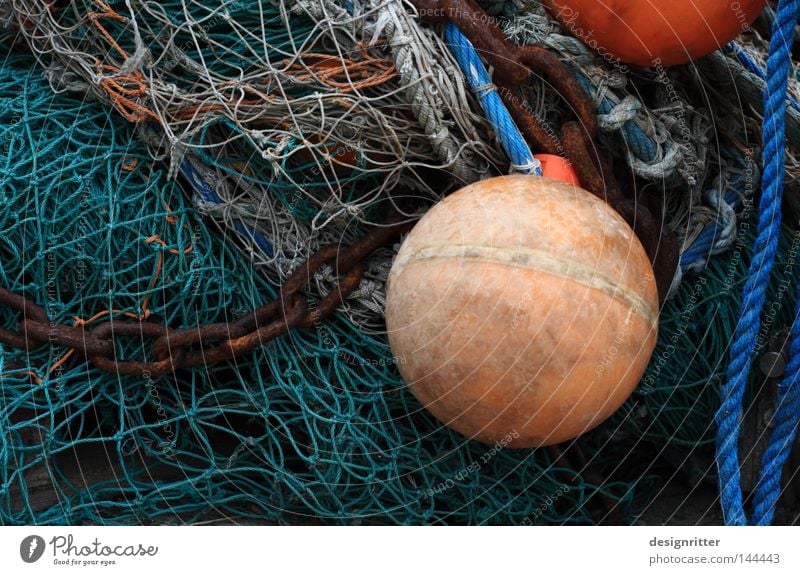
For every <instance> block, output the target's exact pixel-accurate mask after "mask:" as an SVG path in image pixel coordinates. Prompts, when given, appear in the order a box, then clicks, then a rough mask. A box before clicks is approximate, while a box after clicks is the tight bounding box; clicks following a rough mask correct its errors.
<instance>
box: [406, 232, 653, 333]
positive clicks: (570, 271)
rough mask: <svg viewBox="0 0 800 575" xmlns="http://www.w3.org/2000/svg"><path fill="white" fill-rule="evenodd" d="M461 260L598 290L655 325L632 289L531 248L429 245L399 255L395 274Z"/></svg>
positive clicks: (650, 309) (648, 306) (644, 301)
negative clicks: (439, 261)
mask: <svg viewBox="0 0 800 575" xmlns="http://www.w3.org/2000/svg"><path fill="white" fill-rule="evenodd" d="M459 258H460V259H465V260H470V261H481V262H486V263H497V264H504V265H510V266H514V267H518V268H524V269H529V270H534V271H539V272H543V273H547V274H550V275H553V276H556V277H560V278H565V279H569V280H572V281H574V282H576V283H578V284H581V285H583V286H586V287H589V288H591V289H597V290H600V291H602V292H604V293H606V294H608V295H610V296H611V297H613V298H614V299H617V300H621V301H622V303H624V304H627V305H628V307H630V308H631V309H632V310H633V311H635V312H636V313H637V314H638V315H639V316H641V317H643V318H644V319H645V320H647V321H648V322H649V323H650V324H651V325H657V324H658V311H657V310H654V309H653V307H652V306H650V305H649V304H648V303H647V301H646V300H645V299H644V298H642V297H640V296H639V295H637V294H636V293H635V292H633V290H630V289H626V288H624V287H622V286H620V285H618V284H617V283H616V282H614V281H613V280H611V279H610V278H608V277H605V276H604V275H603V274H599V273H598V272H597V270H596V269H594V268H591V267H589V266H585V265H583V264H579V263H576V262H574V261H571V260H567V259H564V258H559V257H556V256H553V255H552V254H550V253H547V252H545V251H543V250H537V249H531V248H503V247H488V246H470V245H430V246H425V247H422V248H418V249H416V250H414V251H413V252H411V253H410V254H400V255H399V256H398V258H397V260H396V262H395V264H394V265H395V272H394V273H393V274H392V275H397V274H400V273H401V272H402V271H403V269H405V268H406V267H408V266H409V265H411V264H414V263H420V262H423V261H427V260H432V259H459Z"/></svg>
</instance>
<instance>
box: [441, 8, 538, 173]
mask: <svg viewBox="0 0 800 575" xmlns="http://www.w3.org/2000/svg"><path fill="white" fill-rule="evenodd" d="M444 38H445V42H447V44H448V46H450V49H451V50H452V51H453V55H454V56H455V58H456V61H457V62H458V65H459V67H460V68H461V71H462V72H463V73H464V76H465V77H466V78H467V83H468V84H469V87H470V89H472V91H473V92H475V94H476V96H477V97H478V101H479V102H480V104H481V107H482V108H483V112H484V114H486V119H487V120H489V123H490V124H491V125H492V127H493V128H494V130H495V132H496V133H497V138H498V139H499V141H500V144H501V145H502V146H503V149H504V150H505V152H506V154H507V155H508V157H509V159H510V160H511V163H512V165H513V168H514V169H515V171H517V172H521V173H524V174H534V175H536V176H541V175H542V167H541V164H540V163H539V160H537V159H536V158H534V157H533V154H532V153H531V150H530V148H529V147H528V144H527V142H526V141H525V139H524V138H523V137H522V134H521V133H520V131H519V128H517V125H516V124H515V123H514V120H513V118H512V117H511V114H510V113H509V111H508V109H507V108H506V106H505V104H503V100H502V99H501V98H500V95H499V94H498V93H497V88H496V87H495V85H494V84H492V80H491V79H490V78H489V73H488V72H487V71H486V67H485V66H484V65H483V62H482V61H481V58H480V56H479V55H478V52H477V50H475V47H474V46H473V45H472V43H471V42H470V41H469V40H468V39H467V37H466V36H464V34H462V33H461V30H459V29H458V26H456V25H455V24H453V23H452V22H447V24H445V27H444Z"/></svg>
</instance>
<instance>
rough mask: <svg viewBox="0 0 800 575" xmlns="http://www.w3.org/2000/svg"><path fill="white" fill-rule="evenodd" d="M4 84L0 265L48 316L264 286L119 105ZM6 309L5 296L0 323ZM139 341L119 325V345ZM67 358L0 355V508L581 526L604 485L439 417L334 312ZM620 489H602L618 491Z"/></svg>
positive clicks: (245, 301) (223, 313)
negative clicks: (150, 374)
mask: <svg viewBox="0 0 800 575" xmlns="http://www.w3.org/2000/svg"><path fill="white" fill-rule="evenodd" d="M0 98H2V108H1V109H0V110H1V111H0V114H2V115H1V116H0V125H1V126H2V136H1V137H2V141H3V142H4V145H5V150H6V154H5V161H4V164H3V167H2V172H0V177H2V183H3V187H2V190H3V207H4V210H3V216H2V217H3V222H2V232H0V237H1V238H2V244H1V245H2V248H1V249H2V276H1V278H0V279H1V280H2V282H3V284H4V285H6V286H8V287H9V288H10V289H11V290H12V291H15V292H17V293H21V294H24V295H26V296H28V297H30V298H32V299H33V300H35V301H37V302H41V303H43V304H44V305H45V307H46V309H47V310H48V313H49V314H50V317H51V319H52V320H53V321H58V322H75V321H78V319H80V320H83V321H87V322H91V321H92V320H93V318H96V316H97V314H101V315H100V317H107V311H108V310H113V311H112V312H111V314H112V315H113V316H114V317H118V318H125V317H141V316H142V315H143V314H148V317H149V318H150V319H154V320H155V319H158V320H161V321H165V322H167V323H169V324H170V325H172V326H174V327H188V326H191V325H196V324H198V323H207V322H215V321H224V320H225V319H229V318H232V317H234V316H235V315H236V314H237V313H241V312H243V311H245V310H248V309H251V308H253V307H255V306H257V305H259V304H261V303H263V302H266V301H268V300H269V299H270V298H272V297H273V296H274V295H275V292H274V289H273V288H272V287H271V286H270V284H269V282H268V281H266V280H265V279H264V278H263V276H262V275H261V274H258V273H255V272H254V270H253V268H252V266H251V265H250V263H249V261H248V259H247V258H246V257H244V256H243V255H242V254H241V252H239V251H238V250H235V249H233V248H232V247H231V246H230V245H229V243H228V242H226V240H225V239H224V238H223V237H221V236H219V235H216V234H211V233H210V232H209V231H208V228H207V225H206V223H205V222H204V221H203V220H202V219H201V218H200V216H199V215H198V213H197V212H196V210H194V209H193V208H192V207H190V206H188V205H187V202H186V200H185V198H184V195H183V193H182V192H181V190H180V189H179V188H178V187H177V186H176V185H175V183H173V182H172V181H170V180H168V179H167V178H166V175H165V171H164V170H163V169H162V168H161V167H159V166H158V165H155V164H154V163H153V161H152V159H151V158H150V157H149V155H148V154H147V153H146V151H145V150H144V149H143V146H142V145H141V144H139V143H137V141H136V139H135V138H134V134H133V129H132V127H131V126H130V125H128V124H127V123H125V122H124V120H121V119H120V118H118V117H117V115H116V114H115V113H114V112H111V111H108V110H107V109H106V108H105V107H103V106H101V105H99V104H95V103H91V102H86V101H83V100H81V99H77V98H72V97H69V96H65V95H60V96H55V95H54V94H53V93H52V92H51V91H50V90H49V89H48V87H47V85H46V83H45V82H44V81H43V79H41V77H40V73H39V72H38V71H31V69H30V61H29V60H28V59H24V58H21V57H17V56H10V55H7V58H6V62H5V65H4V66H3V67H2V70H1V71H0ZM18 320H19V318H18V317H16V316H15V314H13V313H11V312H8V311H7V310H3V311H2V322H3V325H4V326H6V327H13V326H14V325H15V324H16V322H17V321H18ZM95 321H96V320H95ZM143 348H144V346H143V342H142V341H141V339H137V338H133V339H131V340H129V341H128V342H127V343H123V344H120V348H119V354H120V356H121V357H122V356H124V357H126V358H138V357H141V356H142V354H143V353H144V349H143ZM65 354H66V350H64V349H59V348H55V347H50V346H44V347H43V348H40V349H37V350H32V351H31V352H30V353H26V352H24V351H20V350H14V349H3V350H2V356H1V357H2V363H3V365H2V373H3V380H2V393H0V429H2V434H0V437H1V438H2V439H1V440H0V441H2V443H0V521H2V522H3V523H7V524H18V523H41V524H63V523H72V524H80V523H105V524H129V523H150V522H158V523H170V522H198V521H201V520H203V519H206V518H208V517H220V516H222V517H228V518H233V520H239V521H243V520H246V519H247V518H251V519H258V520H261V521H274V522H278V523H302V522H324V523H329V522H330V523H333V522H337V523H339V522H340V523H359V522H364V523H369V522H380V523H385V522H390V523H422V522H433V523H437V522H439V523H508V522H512V523H513V522H523V521H530V522H534V521H535V522H537V523H561V522H564V521H567V522H581V523H584V522H589V521H591V520H592V517H591V515H590V510H589V508H587V507H586V506H583V505H582V503H584V502H585V501H586V500H587V499H588V498H590V497H591V496H592V494H593V493H594V492H595V491H596V489H597V488H598V487H599V486H598V485H593V484H592V483H590V482H588V481H585V480H583V479H581V477H580V474H576V472H575V471H574V470H571V469H570V468H568V467H566V466H562V465H560V464H558V463H557V462H555V461H554V460H553V457H552V456H551V454H549V453H548V452H547V451H544V450H540V451H539V450H537V451H530V450H525V451H514V450H509V449H502V446H494V447H492V446H486V445H482V444H478V443H475V442H471V441H466V440H465V439H464V438H462V437H460V436H458V435H457V434H455V433H452V432H450V431H448V430H446V429H444V428H442V427H441V425H439V424H438V423H437V422H435V421H433V420H432V419H431V418H430V417H429V416H428V415H427V414H426V412H425V411H423V410H422V409H421V407H420V406H419V405H418V404H417V403H416V401H415V400H414V399H413V398H412V396H411V395H410V394H409V393H408V392H407V391H405V389H404V387H403V385H402V382H401V380H400V378H399V376H398V374H397V371H396V369H395V366H394V365H393V361H392V358H391V354H390V352H389V349H388V346H387V343H386V341H385V339H384V338H383V337H378V336H369V335H365V334H364V333H363V332H361V331H360V330H359V329H357V328H356V327H355V326H354V325H353V324H352V323H351V322H349V321H348V320H346V319H345V318H343V317H342V316H338V317H336V319H334V320H331V321H328V322H326V323H325V324H324V325H323V326H321V327H320V328H319V329H318V330H313V329H312V330H305V331H298V332H295V333H293V334H292V335H291V336H286V337H283V338H281V339H280V340H278V341H276V342H274V343H272V344H270V345H267V346H264V348H263V349H260V350H258V351H257V352H254V353H253V354H252V355H251V356H249V357H246V358H244V359H242V360H240V361H237V362H235V363H231V364H229V365H222V366H217V367H210V368H208V369H197V370H193V371H184V372H178V373H176V374H175V375H174V376H170V377H160V378H152V379H148V378H144V379H143V378H132V377H121V376H114V375H109V374H106V373H103V372H100V371H98V370H96V369H95V368H92V367H89V366H88V365H87V363H86V361H85V360H83V359H81V358H77V357H66V359H65ZM612 451H613V450H612ZM620 457H624V453H623V452H622V451H621V450H617V453H616V454H615V455H612V454H611V453H608V454H605V455H604V458H605V459H604V460H615V461H616V460H618V458H620ZM81 462H82V463H81ZM98 468H99V469H98ZM43 483H44V484H47V485H49V484H52V487H51V488H48V489H47V490H46V496H45V497H44V499H42V497H41V495H40V496H39V498H38V499H35V500H32V499H31V498H30V494H31V493H32V492H33V491H34V490H35V488H36V487H37V486H39V487H41V485H42V484H43ZM630 487H631V486H630V485H629V484H627V483H625V484H624V485H623V484H615V483H614V482H606V483H605V485H603V487H602V489H603V492H604V493H606V492H607V493H609V494H610V496H611V497H617V498H618V499H621V500H623V501H625V502H628V501H629V500H630V499H631V495H632V492H631V490H630ZM553 500H556V501H555V502H554V503H553ZM548 502H550V503H548Z"/></svg>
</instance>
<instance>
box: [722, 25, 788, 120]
mask: <svg viewBox="0 0 800 575" xmlns="http://www.w3.org/2000/svg"><path fill="white" fill-rule="evenodd" d="M723 51H724V52H725V53H728V54H733V56H734V57H735V58H736V59H737V60H738V61H739V63H740V64H741V65H742V66H743V67H744V69H745V70H747V71H748V72H750V73H752V74H755V75H756V76H758V77H759V78H761V79H762V80H764V81H766V79H767V73H766V72H765V71H764V70H763V68H761V66H760V65H759V64H758V62H756V61H755V60H753V57H752V56H750V54H748V53H747V52H746V51H745V49H744V48H742V47H741V46H740V45H739V43H738V42H736V41H733V42H729V43H728V44H726V45H725V47H724V48H723ZM789 105H790V106H791V107H792V108H794V109H795V110H797V111H798V112H800V102H798V101H797V99H796V98H795V97H794V96H792V95H791V94H790V95H789Z"/></svg>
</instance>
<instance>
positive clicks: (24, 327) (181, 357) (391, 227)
mask: <svg viewBox="0 0 800 575" xmlns="http://www.w3.org/2000/svg"><path fill="white" fill-rule="evenodd" d="M412 223H413V222H410V221H408V220H407V219H401V217H400V216H399V215H395V216H393V217H392V218H390V219H389V220H388V221H387V222H385V223H384V225H383V226H380V227H376V228H374V229H373V230H372V231H370V232H369V233H368V234H366V235H365V236H364V237H362V238H361V239H360V240H358V241H356V242H355V243H353V244H352V245H351V246H348V247H345V248H342V247H341V246H339V245H336V244H329V245H326V246H324V247H322V248H321V249H320V250H319V251H317V252H316V253H314V254H313V255H312V256H311V257H309V258H308V259H307V260H306V261H305V262H304V263H303V264H302V265H301V266H299V267H298V268H297V269H295V270H294V272H293V273H292V274H291V275H290V276H289V278H288V279H287V280H286V281H285V282H284V284H283V285H282V286H281V288H280V290H279V292H278V297H277V298H276V299H275V300H273V301H271V302H270V303H268V304H266V305H264V306H261V307H259V308H257V309H255V310H253V311H252V312H249V313H247V314H245V315H244V316H242V317H240V318H238V319H236V320H235V321H232V322H229V323H215V324H209V325H202V326H196V327H191V328H188V329H180V330H178V329H172V328H170V327H169V326H166V325H164V324H160V323H156V322H152V321H127V320H120V319H116V320H115V319H111V320H109V321H105V322H103V323H99V324H97V325H95V326H94V327H93V328H91V329H90V328H89V327H88V326H86V325H84V324H82V323H81V324H79V325H74V326H70V325H65V324H59V323H55V322H51V321H50V319H49V318H48V316H47V312H46V311H45V309H44V308H43V307H42V306H40V305H37V304H36V303H34V302H32V301H31V300H29V299H27V298H25V297H23V296H21V295H18V294H15V293H13V292H11V291H9V290H7V289H5V288H2V287H0V305H4V306H5V307H7V308H10V309H12V310H14V311H16V312H18V313H19V314H20V316H21V321H20V323H19V329H18V330H17V331H13V330H9V329H6V328H0V343H4V344H8V345H10V346H13V347H16V348H20V349H25V350H27V351H29V352H30V351H32V350H34V349H36V348H38V347H41V346H43V345H46V344H49V345H51V346H62V347H66V348H69V349H72V350H75V351H76V352H78V353H79V354H80V355H81V356H83V357H85V358H86V359H88V360H89V361H90V362H91V363H92V364H94V365H95V366H96V367H98V368H99V369H101V370H103V371H106V372H109V373H116V374H120V375H131V376H140V377H141V376H145V375H146V376H148V377H157V376H160V375H166V374H169V373H172V372H174V371H175V370H178V369H189V368H193V367H200V366H209V365H213V364H216V363H220V362H225V361H229V360H232V359H235V358H237V357H240V356H242V355H244V354H246V353H248V352H251V351H253V350H255V349H256V348H258V347H259V346H261V345H264V344H266V343H269V342H270V341H272V340H274V339H275V338H277V337H280V336H282V335H284V334H286V333H289V332H290V331H291V330H294V329H298V328H310V327H313V326H315V325H318V323H319V322H320V321H322V320H324V319H325V318H327V317H328V316H329V315H330V314H331V313H333V311H334V310H336V308H338V307H339V306H340V305H341V304H342V303H343V302H344V300H345V299H346V298H347V296H349V295H350V294H351V293H352V292H353V291H354V290H355V289H356V288H357V287H358V285H359V283H360V282H361V278H362V276H363V266H362V263H361V262H362V261H363V260H364V259H365V258H366V257H367V256H369V255H370V254H371V253H372V252H374V251H375V250H376V249H378V248H380V247H382V246H385V245H387V244H388V243H389V242H391V241H393V240H395V239H396V238H398V237H399V236H400V235H401V234H402V233H404V232H405V231H407V230H408V229H410V227H411V225H412ZM325 265H332V266H333V268H334V272H335V273H336V274H337V276H338V277H339V281H338V284H337V286H336V287H335V288H334V289H332V290H331V292H330V293H329V294H328V295H327V296H325V297H324V298H323V299H322V300H321V301H320V302H319V303H315V304H314V305H311V303H310V302H309V300H308V299H307V298H306V297H305V296H304V295H303V294H302V293H301V292H302V290H303V288H304V287H305V286H306V285H308V284H309V283H310V281H311V279H312V278H313V277H314V275H315V274H316V273H317V272H319V271H320V269H321V268H322V267H323V266H325ZM126 338H135V339H136V340H137V341H141V342H143V343H144V342H145V341H150V342H151V344H150V357H151V358H152V359H150V360H148V361H136V360H130V359H123V358H120V357H118V356H117V353H118V351H119V347H120V346H119V345H118V343H119V342H120V341H121V340H123V339H126Z"/></svg>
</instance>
